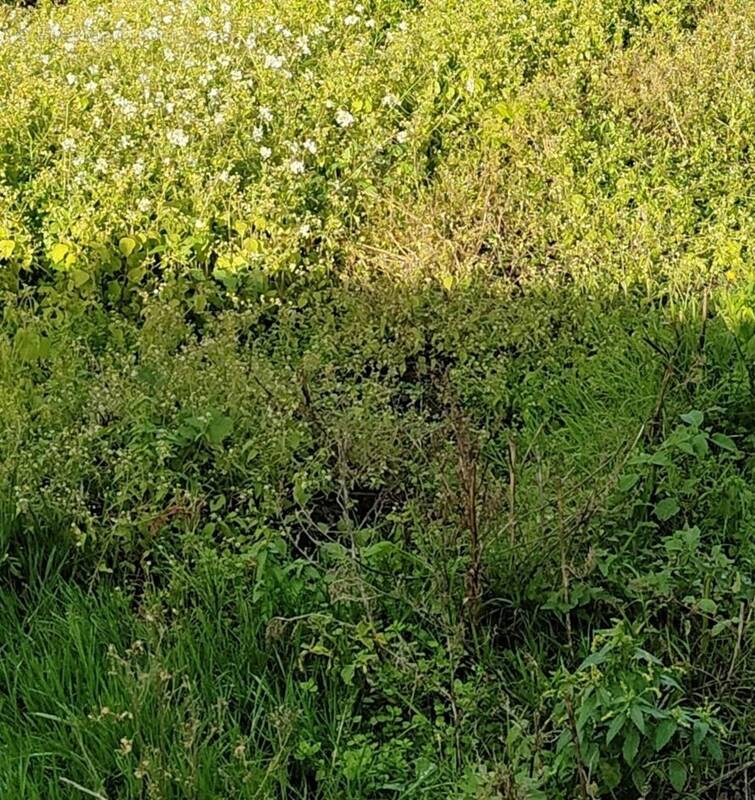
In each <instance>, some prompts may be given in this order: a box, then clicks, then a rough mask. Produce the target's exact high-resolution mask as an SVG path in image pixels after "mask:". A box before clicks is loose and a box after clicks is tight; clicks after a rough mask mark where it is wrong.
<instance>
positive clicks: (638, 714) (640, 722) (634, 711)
mask: <svg viewBox="0 0 755 800" xmlns="http://www.w3.org/2000/svg"><path fill="white" fill-rule="evenodd" d="M629 716H630V717H631V718H632V722H634V724H635V725H636V726H637V730H638V731H639V732H640V733H642V734H643V735H644V733H645V717H644V715H643V713H642V709H641V708H640V707H639V706H632V707H631V708H630V709H629Z"/></svg>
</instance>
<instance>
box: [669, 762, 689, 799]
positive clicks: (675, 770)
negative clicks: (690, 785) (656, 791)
mask: <svg viewBox="0 0 755 800" xmlns="http://www.w3.org/2000/svg"><path fill="white" fill-rule="evenodd" d="M668 779H669V781H671V785H672V786H673V787H674V789H675V790H676V791H677V792H681V791H682V790H683V789H684V787H685V786H686V785H687V767H685V766H684V764H683V763H682V762H681V761H680V760H679V759H678V758H675V759H674V760H673V761H672V762H671V763H670V764H669V765H668Z"/></svg>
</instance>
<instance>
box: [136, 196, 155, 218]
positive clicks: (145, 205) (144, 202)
mask: <svg viewBox="0 0 755 800" xmlns="http://www.w3.org/2000/svg"><path fill="white" fill-rule="evenodd" d="M136 207H137V208H138V209H139V211H141V212H142V214H144V213H146V212H147V211H149V210H150V208H151V207H152V203H151V202H150V200H149V199H148V198H146V197H142V199H141V200H140V201H139V202H138V203H137V205H136Z"/></svg>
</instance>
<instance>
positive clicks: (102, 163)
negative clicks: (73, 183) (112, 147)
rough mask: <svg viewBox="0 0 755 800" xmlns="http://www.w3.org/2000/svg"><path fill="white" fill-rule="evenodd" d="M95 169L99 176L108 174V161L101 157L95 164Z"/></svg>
mask: <svg viewBox="0 0 755 800" xmlns="http://www.w3.org/2000/svg"><path fill="white" fill-rule="evenodd" d="M94 169H95V171H96V172H98V173H99V174H102V173H103V172H107V161H106V160H105V159H104V158H102V157H101V156H100V158H98V159H97V161H95V162H94Z"/></svg>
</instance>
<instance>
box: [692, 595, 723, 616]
mask: <svg viewBox="0 0 755 800" xmlns="http://www.w3.org/2000/svg"><path fill="white" fill-rule="evenodd" d="M697 607H698V608H699V609H700V611H702V612H703V614H715V613H716V611H718V605H716V601H715V600H711V599H710V597H703V598H702V599H701V600H698V601H697Z"/></svg>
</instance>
